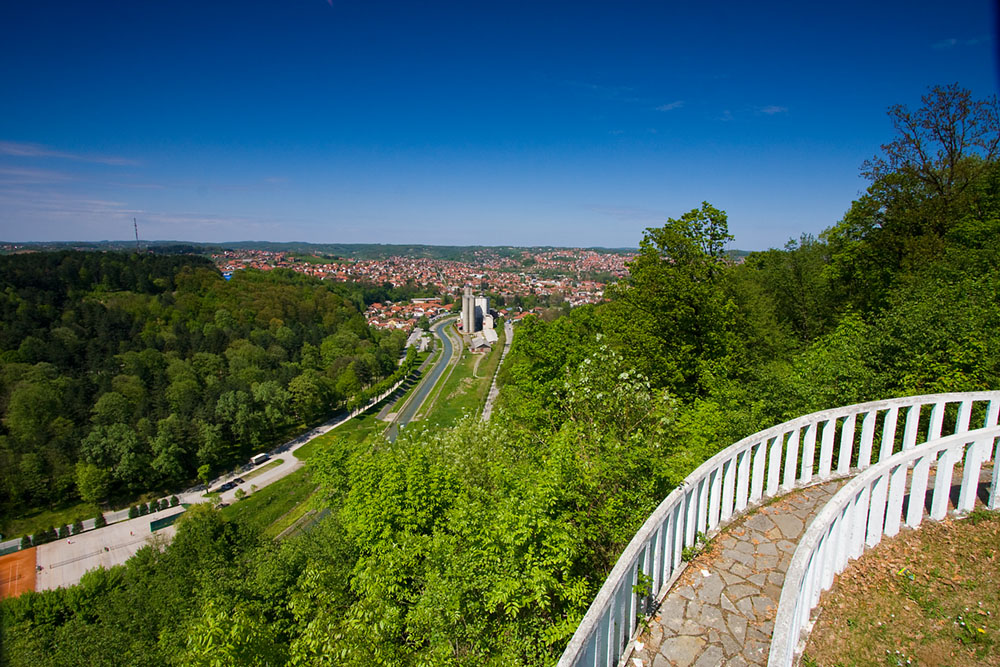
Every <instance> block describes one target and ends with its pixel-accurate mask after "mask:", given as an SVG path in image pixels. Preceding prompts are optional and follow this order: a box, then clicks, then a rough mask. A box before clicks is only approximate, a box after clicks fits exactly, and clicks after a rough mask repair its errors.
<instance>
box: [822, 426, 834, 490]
mask: <svg viewBox="0 0 1000 667" xmlns="http://www.w3.org/2000/svg"><path fill="white" fill-rule="evenodd" d="M836 431H837V418H836V417H831V418H830V419H827V420H826V421H825V422H823V441H822V444H821V445H820V449H819V478H820V479H826V478H827V477H829V476H830V469H831V468H832V467H833V437H834V435H835V434H836Z"/></svg>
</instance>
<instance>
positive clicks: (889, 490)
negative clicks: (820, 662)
mask: <svg viewBox="0 0 1000 667" xmlns="http://www.w3.org/2000/svg"><path fill="white" fill-rule="evenodd" d="M997 438H1000V427H996V426H993V427H991V428H983V429H979V430H975V431H969V432H967V433H960V434H957V435H952V436H949V437H946V438H939V439H937V440H931V441H930V442H926V443H924V444H922V445H920V446H918V447H916V448H914V449H911V450H909V451H904V452H900V453H898V454H896V455H894V456H892V457H890V458H889V459H888V460H886V461H883V462H881V463H879V464H878V465H875V466H872V467H871V468H869V469H868V470H866V471H864V472H862V473H859V474H858V476H857V477H855V478H854V479H852V480H851V481H849V482H848V483H847V484H845V485H844V487H843V488H842V489H840V490H839V491H838V492H837V494H836V495H834V497H833V498H831V499H830V501H829V502H828V503H827V504H826V505H825V506H824V507H823V509H822V510H820V512H819V514H817V515H816V518H815V519H813V521H812V523H811V524H810V525H809V528H808V529H807V530H806V533H805V535H803V536H802V540H801V541H800V542H799V545H798V547H797V548H796V549H795V554H794V555H793V556H792V562H791V565H789V567H788V572H787V573H786V574H785V582H784V585H783V586H782V589H781V599H780V601H779V603H778V615H777V617H776V618H775V621H774V633H773V635H772V638H771V652H770V655H769V657H768V667H783V666H785V665H791V664H792V658H793V657H794V653H795V649H796V647H797V645H798V642H799V637H800V634H801V632H802V629H803V628H805V627H806V625H808V623H809V615H810V612H811V611H812V610H813V608H814V607H815V606H816V605H817V604H818V603H819V597H820V593H822V592H823V591H824V590H826V589H828V588H830V586H831V585H833V578H834V576H835V575H837V574H840V573H841V572H843V570H844V568H845V567H846V566H847V563H848V561H849V560H852V559H854V558H857V557H858V556H860V555H861V553H862V552H863V551H864V550H865V548H866V547H874V546H875V545H877V544H878V543H879V542H881V541H882V537H883V535H884V536H886V537H892V536H893V535H896V534H897V533H898V532H899V529H900V526H901V525H902V523H903V522H904V521H905V524H906V525H907V526H909V527H910V528H917V527H918V526H919V525H920V523H921V521H922V520H923V518H924V516H925V515H926V516H928V517H929V518H930V519H932V520H934V521H938V520H941V519H943V518H944V517H945V515H946V513H947V510H948V501H949V497H950V494H951V490H952V477H953V475H954V468H955V465H956V464H957V463H963V466H962V482H961V486H960V489H961V490H960V491H959V495H958V502H957V503H956V504H955V509H956V511H957V512H959V513H965V512H969V511H971V510H972V508H973V505H974V504H975V501H976V493H977V491H978V488H979V476H980V470H981V467H982V464H983V463H984V462H986V461H988V460H990V458H994V459H995V456H996V455H997V454H998V453H1000V452H997V451H996V448H997ZM910 470H912V474H908V473H909V471H910ZM932 472H933V476H932V475H931V473H932ZM998 475H1000V466H998V465H996V463H994V466H993V480H992V486H991V487H990V492H989V496H988V498H987V501H986V506H987V507H988V508H989V509H1000V492H998V489H1000V487H998V484H997V482H998V479H997V478H998ZM907 482H909V495H906V492H907ZM928 485H932V487H931V498H930V507H929V508H928V507H927V505H926V502H927V491H928ZM904 500H905V501H906V502H905V508H904Z"/></svg>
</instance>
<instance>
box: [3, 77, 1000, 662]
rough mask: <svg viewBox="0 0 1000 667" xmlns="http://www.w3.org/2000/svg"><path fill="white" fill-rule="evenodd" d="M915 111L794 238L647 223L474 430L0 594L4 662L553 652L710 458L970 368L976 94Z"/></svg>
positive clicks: (547, 656)
mask: <svg viewBox="0 0 1000 667" xmlns="http://www.w3.org/2000/svg"><path fill="white" fill-rule="evenodd" d="M924 104H925V106H924V107H923V108H922V109H920V110H917V111H910V110H908V109H906V108H903V107H894V108H893V109H891V110H890V118H891V120H892V121H893V123H894V126H895V128H896V137H895V138H894V139H893V140H892V141H891V142H890V143H887V144H885V145H884V146H883V147H882V150H881V151H880V153H879V155H878V156H877V157H876V158H874V159H873V160H871V161H869V162H868V163H866V164H865V166H864V167H863V170H864V173H865V175H866V176H867V177H868V179H869V182H870V186H869V188H868V190H867V192H866V193H865V194H864V195H863V196H861V197H860V198H859V199H858V200H857V201H855V202H853V203H852V204H850V207H849V209H848V211H847V213H846V215H845V216H844V219H843V220H842V221H840V222H838V223H837V224H835V225H834V226H832V227H830V228H829V229H827V230H826V231H825V232H823V233H822V234H821V235H820V237H819V238H814V237H811V236H803V237H802V238H800V239H798V240H795V241H792V242H790V243H789V244H788V245H787V246H786V247H785V248H784V249H775V250H770V251H767V252H760V253H753V254H751V255H750V256H749V257H747V258H746V260H745V261H744V262H741V263H734V262H733V261H731V260H730V259H728V258H727V256H726V254H725V252H724V248H725V245H726V243H727V242H728V241H729V240H730V236H729V233H728V220H727V217H726V214H725V212H723V211H721V210H718V209H716V208H715V207H713V206H711V205H710V204H707V203H706V204H702V205H701V206H700V207H698V208H695V209H694V210H692V211H690V212H689V213H686V214H684V215H682V216H680V217H679V218H677V219H669V220H667V221H666V223H665V224H664V225H663V226H662V227H659V228H653V229H649V230H647V232H646V234H645V236H644V238H643V239H642V240H641V245H640V251H639V255H638V256H637V257H636V259H635V261H634V262H633V263H632V264H631V267H630V270H631V275H630V277H629V278H628V279H627V280H625V281H622V282H621V283H620V284H618V285H617V286H616V287H615V289H614V290H613V291H612V292H611V293H610V294H609V297H610V298H609V301H608V302H607V303H604V304H602V305H600V306H596V307H594V306H585V307H581V308H578V309H574V310H573V311H571V312H570V313H569V314H567V315H565V316H562V317H559V318H557V319H554V320H552V321H550V322H546V321H543V320H541V319H537V318H528V319H526V320H525V321H524V323H523V324H521V325H520V329H519V330H518V332H517V335H516V336H515V339H514V344H513V348H512V350H511V353H510V355H509V357H508V360H507V361H506V362H505V364H504V367H503V369H502V370H501V379H502V381H503V388H502V392H501V397H500V405H499V408H498V410H497V411H496V412H495V414H494V418H493V419H492V420H491V421H490V422H489V423H486V424H484V423H481V422H480V421H478V420H476V419H473V418H470V419H467V420H466V421H464V422H462V423H461V424H459V425H458V426H457V427H456V428H454V429H451V430H446V431H430V430H424V431H421V430H420V429H419V428H416V429H407V433H406V434H405V435H404V436H402V437H401V438H400V439H399V440H398V441H397V442H395V443H392V444H390V443H388V442H386V441H384V440H370V441H367V442H365V443H364V444H363V445H362V446H360V447H358V446H357V445H349V444H348V443H347V442H344V441H340V442H339V443H338V442H337V441H334V444H333V445H332V446H330V447H329V448H328V449H327V450H325V451H323V452H320V453H317V454H316V455H315V456H314V457H313V459H311V461H310V465H311V468H312V473H313V478H314V480H318V481H319V483H320V486H321V489H322V490H323V493H324V498H325V503H326V506H327V507H328V508H329V510H330V515H329V517H328V518H327V519H326V520H325V521H323V522H321V523H320V524H318V525H317V527H315V528H314V529H313V530H312V531H311V532H309V533H306V534H304V535H301V536H299V537H296V538H292V539H288V540H284V541H282V542H280V543H274V542H272V541H268V540H263V539H261V538H260V537H259V536H258V533H257V532H256V531H255V528H254V526H253V525H252V524H249V523H246V522H225V521H224V520H223V519H222V518H221V517H220V516H219V515H218V513H215V512H212V511H211V510H210V509H208V508H198V509H197V511H195V512H191V513H190V516H188V517H187V518H186V520H184V521H183V522H182V523H181V524H180V526H179V530H178V535H177V537H176V539H175V541H174V543H173V545H172V546H170V547H169V548H167V549H166V550H165V551H164V552H163V553H160V552H158V551H155V550H153V549H145V550H143V551H142V552H140V555H139V556H138V557H137V558H135V559H133V560H132V561H129V562H128V563H127V564H126V565H124V566H122V567H119V568H115V569H113V570H111V571H109V572H105V571H101V572H95V573H92V574H90V575H88V576H87V577H85V578H84V580H83V582H81V584H80V586H77V587H74V588H72V589H69V590H60V591H54V592H49V593H45V594H41V595H39V594H28V595H25V596H22V597H21V598H19V599H17V600H14V601H8V602H5V603H4V604H3V606H2V612H3V614H4V616H3V620H4V627H5V629H6V630H5V632H6V636H5V637H4V641H3V649H2V651H3V653H2V655H3V659H4V660H6V661H8V662H9V663H10V664H17V665H28V664H30V665H40V664H105V663H109V662H114V663H116V664H143V665H156V664H164V665H166V664H193V665H209V664H213V665H214V664H246V665H268V664H295V665H314V664H347V665H355V664H356V665H362V664H364V665H368V664H385V665H432V664H462V665H491V664H492V665H512V664H526V665H527V664H530V665H540V664H553V663H554V662H555V660H556V659H557V658H558V656H559V655H560V653H561V651H562V649H563V647H564V646H565V644H566V642H567V641H568V639H569V637H570V635H571V634H572V632H573V630H574V629H575V627H576V625H577V623H578V622H579V620H580V618H581V617H582V616H583V614H584V612H585V611H586V608H587V606H588V605H589V603H590V600H591V599H592V598H593V596H594V594H595V593H596V592H597V590H598V588H599V587H600V585H601V583H602V581H603V579H604V576H605V574H606V573H607V571H608V570H609V569H610V567H611V566H612V565H613V563H614V561H615V559H616V557H617V555H618V553H620V550H621V549H622V548H623V546H624V544H626V543H627V541H628V540H629V539H630V537H631V536H632V534H633V533H634V531H635V530H636V528H637V527H638V526H639V525H640V524H641V523H642V521H643V520H644V518H645V516H646V515H647V514H648V513H649V512H650V511H651V510H652V508H653V507H655V505H656V504H657V503H658V502H659V501H660V500H661V499H662V498H663V497H664V495H666V494H667V493H668V492H669V491H670V490H671V489H672V488H673V487H674V486H676V484H677V483H678V482H680V481H681V480H682V479H683V477H684V476H685V475H686V474H687V473H688V472H690V471H691V470H692V469H693V468H694V467H695V466H696V465H697V464H698V463H700V462H701V461H702V460H704V459H705V458H706V457H707V456H710V455H711V454H712V453H714V452H715V451H718V450H719V449H720V448H722V447H725V446H727V445H728V444H730V443H731V442H733V441H734V440H735V439H737V438H739V437H742V436H744V435H746V434H749V433H752V432H754V431H756V430H758V429H760V428H764V427H767V426H770V425H772V424H774V423H777V422H779V421H781V420H783V419H786V418H788V417H792V416H796V415H799V414H802V413H806V412H809V411H812V410H816V409H822V408H828V407H832V406H836V405H842V404H847V403H851V402H856V401H862V400H867V399H876V398H881V397H888V396H893V395H900V394H914V393H924V392H934V391H950V390H976V389H989V388H996V386H997V377H998V371H1000V326H998V325H1000V303H998V294H1000V268H998V267H1000V261H998V260H1000V199H998V195H1000V162H998V161H997V153H996V151H997V144H998V141H1000V128H998V120H997V106H996V102H995V101H989V102H976V101H974V100H971V99H970V98H969V96H968V94H967V93H966V92H965V91H962V90H961V89H959V88H958V87H956V86H949V87H945V88H936V89H934V90H932V91H931V92H930V93H929V94H928V95H927V96H926V97H925V99H924ZM177 301H178V302H180V301H181V299H180V297H177ZM43 340H48V339H43ZM314 345H315V343H314ZM262 347H263V349H264V350H265V351H266V350H267V349H269V348H268V347H265V346H262ZM18 354H20V351H19V352H18ZM217 354H218V353H217ZM303 355H304V353H303ZM19 363H22V364H24V363H27V362H24V361H22V362H19ZM51 381H57V380H51Z"/></svg>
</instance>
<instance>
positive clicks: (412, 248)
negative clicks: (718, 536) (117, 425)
mask: <svg viewBox="0 0 1000 667" xmlns="http://www.w3.org/2000/svg"><path fill="white" fill-rule="evenodd" d="M7 245H9V247H8V248H6V249H0V254H9V253H12V252H19V251H23V250H95V251H108V250H116V251H126V252H128V251H131V250H134V249H135V242H134V241H51V242H33V243H18V244H7ZM140 246H141V248H142V249H143V250H149V251H152V252H155V253H157V254H185V253H189V254H210V253H213V252H221V251H223V250H250V249H253V250H267V251H271V252H291V253H303V254H307V255H316V256H324V257H330V258H343V259H386V258H388V257H413V258H424V259H445V260H453V261H471V260H473V259H474V258H475V256H476V253H478V252H489V253H494V254H499V255H501V256H516V255H519V254H521V253H522V252H524V251H531V252H546V251H551V250H562V249H565V248H566V247H568V246H442V245H425V244H392V243H306V242H303V241H289V242H284V243H278V242H274V241H227V242H224V243H195V242H189V241H141V242H140ZM586 250H593V251H594V252H602V253H610V254H626V253H632V252H636V248H586ZM735 252H737V253H743V254H746V253H744V252H743V251H735Z"/></svg>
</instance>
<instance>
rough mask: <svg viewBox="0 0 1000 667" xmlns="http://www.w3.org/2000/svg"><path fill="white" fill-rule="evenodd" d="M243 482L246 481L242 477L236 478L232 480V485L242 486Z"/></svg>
mask: <svg viewBox="0 0 1000 667" xmlns="http://www.w3.org/2000/svg"><path fill="white" fill-rule="evenodd" d="M245 481H246V480H245V479H243V478H242V477H237V478H236V479H234V480H233V483H234V484H242V483H243V482H245Z"/></svg>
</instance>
